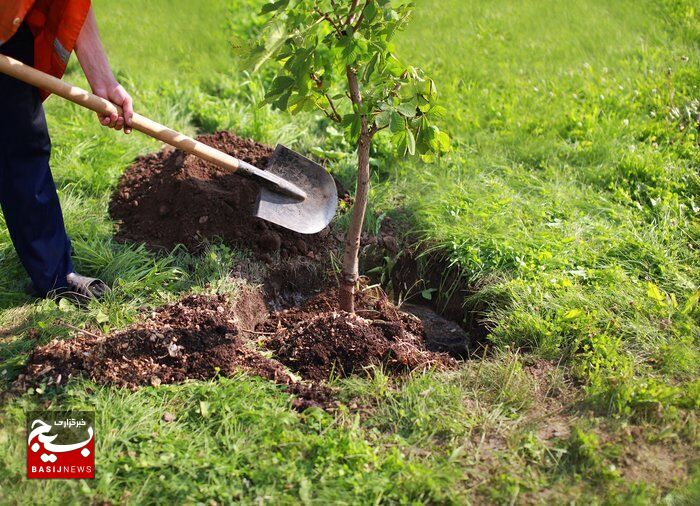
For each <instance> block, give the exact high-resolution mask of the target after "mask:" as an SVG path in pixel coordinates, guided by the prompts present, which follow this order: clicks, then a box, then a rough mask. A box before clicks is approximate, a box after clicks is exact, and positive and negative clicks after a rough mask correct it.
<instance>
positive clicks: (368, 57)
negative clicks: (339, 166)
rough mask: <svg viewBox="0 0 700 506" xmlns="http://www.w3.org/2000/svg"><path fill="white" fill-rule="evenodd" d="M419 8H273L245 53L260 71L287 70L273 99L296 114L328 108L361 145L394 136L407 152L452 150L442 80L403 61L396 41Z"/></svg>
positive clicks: (378, 3)
mask: <svg viewBox="0 0 700 506" xmlns="http://www.w3.org/2000/svg"><path fill="white" fill-rule="evenodd" d="M412 9H413V3H412V2H410V1H407V0H274V1H271V2H269V3H266V4H265V5H264V6H263V8H262V11H261V14H262V15H265V16H267V17H268V18H269V19H268V21H267V23H266V25H265V28H264V30H263V32H262V38H261V42H260V43H259V44H257V45H255V46H253V47H248V48H247V50H246V51H245V53H246V57H247V59H248V61H249V64H250V66H251V67H253V69H258V68H260V66H261V65H262V64H263V63H264V62H266V61H270V60H272V61H275V62H277V63H278V65H279V71H278V75H277V76H276V77H275V78H274V79H273V81H272V83H271V85H270V87H269V89H268V90H267V94H266V96H265V101H266V102H267V103H269V104H271V105H272V106H273V107H274V108H277V109H281V110H286V111H289V112H291V113H292V114H295V113H298V112H300V111H310V110H320V111H322V112H323V113H324V114H325V115H326V116H327V117H328V118H329V119H330V120H332V121H334V122H335V123H338V124H340V125H341V126H343V127H345V129H346V131H347V133H348V135H349V137H350V138H351V139H352V140H353V142H355V141H357V140H358V139H359V138H360V136H362V135H365V136H366V137H368V138H369V139H371V138H372V137H373V136H374V134H376V133H378V132H381V131H386V132H388V133H390V134H391V136H392V138H393V141H394V145H395V146H396V149H397V153H398V154H399V155H404V154H410V155H413V154H419V155H422V156H423V157H424V158H428V159H429V158H431V157H432V156H433V155H434V154H440V153H444V152H447V151H449V149H450V138H449V136H448V135H447V134H446V133H445V132H443V131H441V130H440V129H439V128H438V127H437V126H436V125H435V124H434V123H435V121H436V120H438V119H440V118H441V117H443V115H444V114H445V108H444V107H442V106H440V105H438V101H437V98H438V92H437V88H436V86H435V83H434V82H433V80H432V79H430V78H428V77H426V76H425V74H424V73H423V72H422V71H421V70H420V69H418V68H415V67H413V66H408V65H405V64H403V63H402V62H401V61H400V60H399V59H398V58H397V57H396V54H395V51H394V47H393V44H392V40H393V39H394V37H395V36H396V34H397V32H399V31H400V30H401V29H403V28H404V27H405V25H406V23H407V22H408V20H409V18H410V16H411V12H412Z"/></svg>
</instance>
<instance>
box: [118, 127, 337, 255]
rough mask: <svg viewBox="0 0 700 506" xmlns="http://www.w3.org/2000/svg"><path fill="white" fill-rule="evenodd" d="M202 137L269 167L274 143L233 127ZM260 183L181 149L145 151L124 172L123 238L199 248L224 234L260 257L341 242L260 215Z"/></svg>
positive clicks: (315, 250) (317, 250)
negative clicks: (237, 132)
mask: <svg viewBox="0 0 700 506" xmlns="http://www.w3.org/2000/svg"><path fill="white" fill-rule="evenodd" d="M197 139H198V140H200V141H201V142H203V143H205V144H208V145H210V146H213V147H215V148H217V149H220V150H221V151H224V152H226V153H228V154H230V155H233V156H235V157H237V158H240V159H241V160H244V161H246V162H248V163H251V164H253V165H255V166H256V167H258V168H261V169H264V168H265V167H266V166H267V162H268V159H269V157H270V155H271V154H272V148H270V147H269V146H265V145H263V144H259V143H257V142H255V141H252V140H247V139H241V138H240V137H236V136H235V135H233V134H231V133H228V132H218V133H215V134H211V135H203V136H200V137H198V138H197ZM258 191H259V186H258V185H257V183H255V182H253V181H251V180H249V179H246V178H243V177H241V176H239V175H237V174H235V173H231V172H230V171H227V170H225V169H221V168H219V167H217V166H215V165H212V164H210V163H207V162H204V161H202V160H200V159H199V158H197V157H195V156H193V155H188V154H185V153H183V152H182V151H179V150H173V149H172V148H166V149H164V150H163V151H161V152H160V153H156V154H151V155H147V156H142V157H140V158H138V159H137V160H136V161H135V163H134V164H133V165H132V166H131V167H129V168H128V169H127V170H126V171H125V172H124V174H123V175H122V177H121V179H120V181H119V184H118V186H117V189H116V190H115V192H114V194H113V196H112V201H111V202H110V205H109V213H110V216H111V217H112V219H113V220H114V221H115V222H116V238H117V240H119V241H129V242H136V243H144V244H146V245H147V246H149V247H150V248H152V249H167V250H169V249H172V248H173V247H174V246H175V245H177V244H183V245H185V246H186V247H187V248H188V249H189V250H190V251H194V252H196V251H199V250H200V249H201V247H202V245H203V244H204V243H206V242H207V241H209V240H212V239H221V240H223V241H225V242H227V243H230V244H233V243H235V244H239V245H244V246H246V247H248V248H250V249H252V250H253V251H254V252H255V253H256V254H257V256H258V257H262V258H267V257H268V256H270V255H272V254H274V253H276V252H277V251H279V252H280V254H281V255H282V257H289V256H292V257H294V256H308V257H310V258H316V257H318V256H320V255H323V253H324V252H326V251H327V250H328V249H329V248H331V247H333V246H334V244H335V242H336V239H335V237H333V235H332V234H329V230H328V229H325V230H323V231H321V232H320V233H318V234H314V235H311V236H309V235H302V234H297V233H294V232H291V231H288V230H286V229H283V228H281V227H278V226H276V225H272V224H269V223H267V222H265V221H263V220H260V219H258V218H254V217H253V216H252V215H251V214H252V212H253V209H254V206H255V201H256V198H257V194H258Z"/></svg>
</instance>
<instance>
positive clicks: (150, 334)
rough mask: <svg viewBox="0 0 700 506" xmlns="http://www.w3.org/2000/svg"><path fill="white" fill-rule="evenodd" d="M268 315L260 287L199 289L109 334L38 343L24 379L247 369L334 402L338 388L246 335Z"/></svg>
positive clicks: (300, 395)
mask: <svg viewBox="0 0 700 506" xmlns="http://www.w3.org/2000/svg"><path fill="white" fill-rule="evenodd" d="M266 316H267V309H266V307H265V303H264V301H263V299H262V297H261V295H260V293H259V292H255V291H252V290H246V291H244V292H243V293H241V294H240V295H239V296H238V297H237V298H236V299H235V300H234V301H230V300H229V299H228V298H227V297H226V296H224V295H218V296H206V295H191V296H188V297H186V298H184V299H182V300H181V301H179V302H177V303H175V304H171V305H167V306H164V307H162V308H160V309H158V310H157V311H155V312H153V313H152V314H151V315H150V317H149V318H147V319H146V320H145V321H144V322H143V323H138V324H135V325H133V326H130V327H128V328H126V329H125V330H122V331H119V332H115V333H113V334H110V335H107V336H100V335H96V334H89V335H88V334H82V335H80V336H78V337H75V338H73V339H65V340H54V341H51V342H50V343H48V344H47V345H45V346H42V347H39V348H37V349H36V350H35V351H34V353H32V355H31V356H30V358H29V362H28V364H27V371H26V374H24V375H22V376H20V378H18V385H17V386H20V387H24V386H26V385H33V384H38V383H42V382H45V383H46V384H47V385H51V384H59V385H60V384H63V383H65V382H66V381H67V380H68V379H69V378H71V377H73V376H77V375H82V376H84V377H87V378H90V379H91V380H93V381H95V382H96V383H99V384H105V385H108V384H109V385H116V386H120V387H124V388H129V389H132V390H134V389H136V388H138V387H139V386H145V385H152V386H158V385H160V384H166V383H181V382H183V381H185V380H187V379H199V380H206V379H210V378H213V377H215V376H216V375H218V374H221V375H223V376H230V375H232V374H234V373H237V372H240V371H245V372H247V373H250V374H253V375H256V376H261V377H263V378H266V379H268V380H271V381H274V382H275V383H277V384H280V385H286V386H287V389H288V390H289V391H290V392H291V393H293V394H295V395H296V400H295V405H296V406H297V407H301V408H304V407H308V406H322V407H329V406H331V405H333V404H334V401H333V395H332V392H331V390H329V389H328V388H326V387H323V386H320V385H310V384H303V383H300V382H298V381H296V380H295V379H293V378H292V377H291V375H290V374H289V373H288V372H287V371H286V370H285V368H284V366H283V365H282V364H280V363H279V362H278V361H276V360H273V359H270V358H267V357H265V356H264V355H262V354H261V353H260V351H258V350H257V349H256V348H255V346H254V343H251V341H250V340H249V339H248V338H246V337H244V336H243V335H242V334H245V331H246V330H250V328H252V327H255V325H256V324H258V323H260V321H261V319H263V318H265V317H266Z"/></svg>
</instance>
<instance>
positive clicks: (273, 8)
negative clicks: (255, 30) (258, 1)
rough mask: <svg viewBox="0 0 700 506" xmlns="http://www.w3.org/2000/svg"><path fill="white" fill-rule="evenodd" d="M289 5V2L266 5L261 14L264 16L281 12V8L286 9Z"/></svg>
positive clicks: (278, 1) (283, 1)
mask: <svg viewBox="0 0 700 506" xmlns="http://www.w3.org/2000/svg"><path fill="white" fill-rule="evenodd" d="M288 3H289V0H277V1H276V2H270V3H266V4H265V5H263V6H262V9H260V14H261V15H262V14H267V13H268V12H274V11H277V10H280V9H281V8H283V7H286V6H287V4H288Z"/></svg>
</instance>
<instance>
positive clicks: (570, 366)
mask: <svg viewBox="0 0 700 506" xmlns="http://www.w3.org/2000/svg"><path fill="white" fill-rule="evenodd" d="M113 4H114V3H113V2H106V1H96V2H95V7H96V10H97V15H98V19H99V20H100V24H101V27H102V32H103V37H104V39H105V45H106V47H107V48H108V51H109V53H110V55H111V59H112V63H113V65H114V67H115V69H116V70H117V72H118V74H119V76H120V78H121V79H122V80H123V81H124V82H125V83H126V84H127V85H128V88H129V89H130V90H131V91H132V92H133V94H134V97H135V100H136V103H137V108H138V109H139V110H140V111H142V112H143V113H144V114H146V115H152V116H153V117H154V118H155V119H158V120H160V121H162V122H164V123H166V124H170V125H173V126H174V127H177V128H181V129H184V130H185V131H187V132H189V133H195V132H197V131H212V130H216V129H223V128H226V129H233V130H235V131H236V132H238V133H239V134H242V135H248V136H252V137H254V138H256V139H258V140H262V141H265V142H268V143H273V142H275V141H276V140H278V139H281V140H282V141H283V142H285V143H288V144H291V145H293V146H296V147H298V148H299V149H300V150H307V151H310V152H314V153H317V154H323V155H324V156H326V157H328V158H329V159H331V160H333V163H332V165H331V168H332V170H334V171H335V172H336V173H338V174H339V175H340V176H341V177H343V178H344V179H345V180H346V181H348V182H349V181H350V179H349V172H348V170H349V167H350V166H351V158H350V157H348V156H346V155H344V154H343V152H344V151H346V150H347V147H348V146H347V143H346V142H345V141H344V139H343V136H342V133H341V132H336V131H335V130H333V129H332V128H330V127H329V126H328V125H327V124H325V123H324V121H322V120H318V119H317V118H312V117H305V116H301V117H299V116H296V117H294V118H289V117H286V116H284V115H281V114H278V113H275V112H273V111H270V110H269V109H268V108H260V107H258V106H257V105H256V103H257V102H258V101H259V99H260V98H261V97H262V95H263V94H264V88H265V85H266V82H267V80H268V77H269V74H268V73H262V74H261V75H254V76H253V75H248V74H246V73H244V72H241V71H239V70H237V67H236V62H235V60H234V59H233V57H232V55H231V52H230V51H229V50H228V48H227V41H228V40H229V39H230V37H231V36H233V35H234V34H236V35H239V36H246V35H247V36H253V35H250V34H251V33H254V29H255V24H256V19H255V17H254V15H253V12H254V11H255V6H257V5H259V2H256V1H253V0H246V1H241V0H231V1H223V0H209V1H207V2H198V3H197V6H196V9H195V7H194V6H193V4H192V2H181V1H178V2H161V1H151V2H145V1H138V2H136V1H134V2H128V3H126V2H123V3H120V4H119V5H117V4H114V5H113ZM133 20H138V21H137V22H133ZM699 42H700V32H699V31H698V10H697V7H696V6H694V4H693V3H692V2H690V1H686V0H679V1H670V0H665V1H662V2H648V1H642V2H631V1H626V0H621V1H619V2H614V3H610V2H604V1H602V0H586V1H576V2H568V3H566V4H564V3H561V2H554V1H550V0H542V1H537V2H535V1H525V2H506V1H502V0H498V1H494V2H483V1H476V0H469V1H464V0H445V1H443V2H440V3H439V6H438V5H437V4H436V3H434V2H429V1H428V0H421V1H419V2H418V9H417V12H416V15H415V19H414V20H413V23H412V24H411V26H410V28H409V31H408V32H406V33H405V34H403V35H402V36H401V40H400V42H399V48H400V51H399V52H400V53H401V54H402V55H403V56H404V57H405V59H406V60H407V61H409V62H411V63H415V64H416V65H419V66H422V67H424V68H425V69H426V70H428V71H429V72H430V74H431V75H432V76H433V77H434V78H435V80H436V82H437V84H438V87H439V89H440V91H441V94H442V97H443V103H444V104H445V105H446V106H447V108H448V111H449V114H448V116H447V118H446V119H445V125H444V126H445V128H446V129H447V130H448V131H449V132H450V133H451V135H452V137H453V142H454V144H455V150H454V152H453V153H452V154H451V155H450V156H449V157H447V158H446V159H444V160H441V161H439V162H436V163H435V164H434V165H430V166H427V165H422V164H419V163H417V162H413V161H410V160H409V161H403V160H388V159H387V158H386V157H385V156H384V155H383V150H382V144H381V143H380V144H379V146H378V149H377V150H376V152H375V153H374V155H375V168H376V174H377V176H376V181H375V183H374V185H373V190H372V191H373V196H374V201H373V204H372V206H373V209H372V216H371V217H370V219H369V220H368V227H369V228H370V229H376V228H377V227H378V226H379V222H380V217H381V216H382V215H385V214H386V215H390V216H396V217H401V219H405V220H408V221H409V224H410V226H411V227H412V228H413V229H414V230H416V231H418V237H419V238H420V240H421V241H422V242H423V243H424V244H425V245H426V246H427V247H429V248H430V249H431V250H433V251H435V252H436V253H437V254H439V255H441V256H444V257H445V258H447V259H448V262H449V263H450V264H452V265H453V266H454V268H459V273H460V276H461V282H462V283H463V285H464V286H466V287H469V288H470V294H469V296H468V297H467V298H466V300H465V309H466V310H467V312H470V311H472V312H477V313H478V315H476V316H478V317H479V318H482V319H484V320H485V321H487V322H488V324H489V326H490V329H491V333H490V335H489V340H490V344H491V346H492V350H493V351H492V354H491V355H489V356H488V357H487V358H485V359H483V360H473V361H469V362H467V363H465V364H464V365H463V366H462V367H461V368H460V369H459V370H458V371H454V372H450V373H426V374H415V375H412V376H411V377H409V378H405V379H402V380H398V379H392V378H389V377H387V376H386V375H384V374H383V373H382V371H379V370H377V371H375V373H374V374H373V375H372V376H371V377H370V378H368V379H362V378H349V379H346V380H338V381H336V384H337V386H338V387H339V388H340V392H341V396H342V397H343V398H344V399H346V401H347V404H348V407H346V408H343V409H341V410H340V411H339V412H338V413H337V414H334V415H329V414H327V413H323V412H320V411H317V410H312V411H307V412H305V413H303V414H299V413H296V412H294V411H293V410H292V409H291V404H290V400H289V398H288V396H287V394H286V393H285V392H283V391H281V390H280V389H279V388H278V387H275V386H273V385H271V384H269V383H267V382H264V381H261V380H259V379H256V378H251V377H248V376H244V375H242V376H239V377H236V378H229V379H227V378H217V379H214V380H212V381H210V382H193V383H188V384H185V385H181V386H167V387H166V386H160V387H157V388H144V389H141V390H139V391H137V392H135V393H130V392H125V391H121V390H116V389H110V388H104V387H98V386H96V385H93V384H90V383H88V382H75V383H73V384H71V385H70V386H68V387H67V388H65V389H64V390H63V391H61V392H56V391H50V390H49V391H43V389H39V391H32V392H27V393H26V394H24V395H21V396H12V397H5V398H4V400H3V401H2V402H3V407H2V409H1V411H0V443H1V444H0V462H2V465H0V503H7V504H16V503H20V502H26V500H27V499H28V498H30V499H31V500H32V501H35V502H45V503H73V502H80V503H90V502H100V501H105V500H107V501H111V502H120V503H122V502H123V503H129V504H140V503H167V502H178V503H179V502H188V503H196V502H207V501H209V500H213V501H215V502H218V503H228V502H234V501H241V502H246V503H248V502H250V503H252V502H270V503H279V502H282V503H292V502H294V503H296V502H304V503H311V502H316V503H328V502H345V503H348V502H362V503H365V502H402V503H407V502H439V503H450V502H458V503H463V502H495V503H513V502H518V503H521V502H522V503H525V502H555V503H560V502H575V503H580V502H592V503H656V502H661V501H664V502H666V503H670V504H693V503H697V500H698V497H700V487H699V483H700V481H699V480H700V478H699V475H698V472H697V467H694V466H697V455H698V435H697V409H698V407H699V406H700V383H698V372H700V371H699V370H698V364H699V363H700V361H699V360H698V359H699V358H700V357H699V355H700V353H699V352H698V342H697V341H698V337H699V335H700V332H699V329H700V327H699V322H698V319H699V316H700V314H699V312H698V311H699V310H698V289H699V286H698V285H699V284H700V265H699V263H700V262H699V260H698V259H699V258H700V257H699V256H698V239H699V238H700V227H699V226H698V223H700V222H699V221H698V211H699V210H700V209H699V206H700V202H698V195H700V191H699V190H700V179H699V176H698V172H697V167H698V164H699V163H700V158H699V156H698V152H699V151H698V143H699V142H700V141H699V132H698V126H697V123H696V121H697V119H695V118H696V117H697V116H696V115H697V114H698V108H699V107H700V106H698V102H697V100H698V96H699V92H700V89H699V86H698V83H699V82H700V64H699V63H698V62H700V49H699V48H700V44H699ZM66 79H67V80H69V81H71V82H75V83H77V84H81V85H83V86H84V85H85V80H84V78H82V76H81V74H80V71H79V69H78V68H77V66H76V65H75V62H73V63H72V64H71V67H70V70H69V73H68V75H67V77H66ZM47 113H48V116H49V124H50V129H51V134H52V139H53V144H54V151H53V159H52V163H53V170H54V174H55V177H56V181H57V184H58V186H59V188H60V195H61V199H62V204H63V208H64V213H65V217H66V223H67V226H68V230H69V233H70V234H71V236H72V238H73V242H74V246H75V250H76V264H77V266H78V268H79V269H81V270H82V271H85V272H90V273H94V274H96V275H99V276H101V277H103V278H105V279H106V280H107V281H109V282H110V283H114V284H115V289H114V292H113V294H112V295H111V296H110V298H108V299H107V300H105V301H104V302H101V303H95V304H92V305H91V306H90V307H89V308H88V309H87V310H86V311H80V310H76V309H74V308H71V307H68V306H63V305H61V306H57V305H56V304H55V303H53V302H51V301H42V302H36V301H33V300H31V299H30V298H28V297H27V296H26V295H24V286H25V284H26V280H25V276H24V273H23V271H22V269H21V266H20V264H19V262H18V260H17V259H16V256H15V255H14V251H13V249H12V245H11V243H10V241H9V237H8V234H7V230H6V228H5V227H4V225H3V226H0V326H2V330H1V333H0V361H2V363H1V365H0V375H1V377H2V378H3V380H2V381H3V387H2V388H6V387H7V386H8V385H9V382H10V381H11V380H12V379H13V378H15V377H16V376H17V374H19V373H20V372H21V366H22V364H23V362H24V360H25V358H26V355H27V353H28V352H29V351H30V350H31V349H32V348H33V347H35V346H36V345H37V344H38V343H43V342H47V341H48V340H50V339H52V338H54V337H59V338H65V337H69V336H71V335H72V334H73V332H72V331H71V330H70V329H68V328H66V327H65V325H64V324H62V323H61V322H66V323H69V324H71V325H75V326H79V327H82V326H94V327H100V328H102V329H103V330H108V329H110V328H118V327H122V326H124V325H126V324H128V323H129V322H131V321H133V320H134V319H135V318H137V317H138V311H139V308H142V307H144V306H145V307H155V306H157V305H159V304H162V303H164V302H167V301H172V300H175V299H176V298H177V297H179V296H180V295H182V294H184V293H187V292H190V291H207V290H216V289H218V290H235V289H236V284H235V283H232V282H231V280H230V279H228V272H229V270H230V269H229V268H230V266H232V265H233V264H235V263H238V262H242V261H246V262H247V261H249V260H248V259H247V257H246V254H245V252H239V251H232V250H230V249H228V248H226V247H223V246H221V245H213V246H212V247H211V248H210V250H209V251H208V252H207V253H206V254H205V255H203V256H202V257H192V256H190V255H189V254H187V252H185V251H182V250H176V251H174V252H172V253H171V254H169V255H153V254H151V253H149V252H147V251H146V250H145V249H143V248H141V247H138V246H127V245H119V244H116V243H114V241H113V240H112V236H111V232H112V224H111V223H110V221H109V219H108V216H107V212H106V208H107V203H108V200H109V195H110V191H111V188H112V187H113V186H114V185H115V184H116V181H117V179H118V177H119V174H120V173H121V171H122V170H123V169H124V168H125V167H126V166H127V165H128V164H129V163H130V162H131V160H133V158H134V157H135V156H137V155H138V154H142V153H146V152H150V151H154V150H157V149H158V145H157V143H155V142H153V141H150V140H148V139H146V138H145V137H144V136H140V135H138V134H135V135H132V136H131V137H129V138H125V137H124V136H122V135H120V134H116V133H114V132H111V131H108V130H105V129H102V128H101V127H100V126H99V125H98V124H97V122H96V121H95V119H94V118H93V117H92V116H91V115H90V114H88V113H86V112H84V111H82V110H79V109H78V108H77V107H75V106H72V105H69V104H66V103H63V102H61V101H59V100H58V99H55V98H53V99H51V100H50V101H49V102H48V103H47ZM383 142H386V141H383ZM396 209H400V210H401V212H400V213H396V211H395V210H396ZM427 288H435V289H439V288H440V287H427ZM438 295H440V293H438ZM470 316H471V317H474V316H475V315H473V314H471V315H470ZM31 328H36V329H38V338H37V337H36V334H28V330H29V329H31ZM353 403H359V404H360V405H362V406H363V409H361V410H360V411H358V410H356V409H354V408H353V407H352V404H353ZM37 406H44V407H46V406H50V407H60V408H89V409H94V410H95V412H96V414H97V417H98V428H97V429H98V433H97V434H98V436H97V444H98V447H97V452H96V454H97V479H96V480H94V481H90V482H88V481H80V482H63V481H53V482H37V481H33V482H28V481H27V480H25V479H24V470H23V459H24V447H23V437H24V434H23V432H24V428H23V427H24V412H25V411H26V410H29V409H32V408H35V407H37ZM165 412H169V413H173V414H175V416H176V418H175V420H174V421H173V422H170V423H166V422H164V421H163V420H162V416H163V414H164V413H165Z"/></svg>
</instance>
